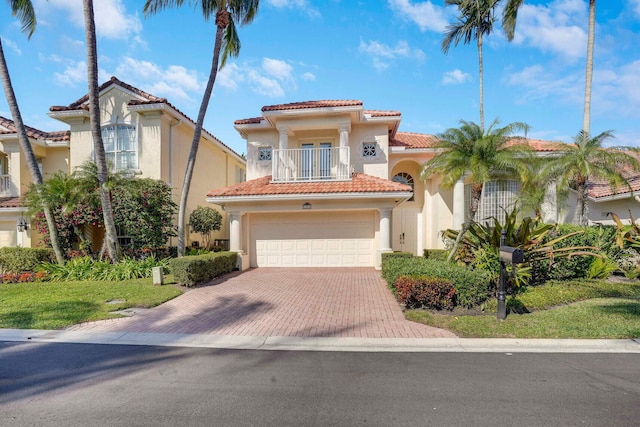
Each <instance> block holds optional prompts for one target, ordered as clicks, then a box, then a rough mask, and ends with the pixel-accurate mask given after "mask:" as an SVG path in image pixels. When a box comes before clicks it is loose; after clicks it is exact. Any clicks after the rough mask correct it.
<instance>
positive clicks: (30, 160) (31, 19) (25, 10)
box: [0, 0, 64, 263]
mask: <svg viewBox="0 0 640 427" xmlns="http://www.w3.org/2000/svg"><path fill="white" fill-rule="evenodd" d="M9 5H10V6H11V11H12V13H13V15H14V16H17V17H18V19H19V20H20V22H21V23H22V31H23V32H26V33H27V37H28V38H31V35H32V34H33V32H34V31H35V29H36V15H35V12H34V10H33V4H32V3H31V1H29V0H10V1H9ZM0 79H2V86H3V88H4V93H5V97H6V98H7V104H8V105H9V110H10V111H11V116H12V118H13V124H14V125H15V128H16V133H17V135H18V143H19V144H20V149H21V150H22V154H23V155H24V157H25V160H26V162H27V167H28V168H29V173H30V174H31V179H32V180H33V182H34V183H35V184H42V173H41V172H40V168H39V167H38V161H37V160H36V155H35V153H34V152H33V147H31V143H30V142H29V137H28V136H27V131H26V129H25V127H24V122H23V121H22V115H21V114H20V108H19V107H18V100H17V98H16V94H15V92H14V90H13V84H12V83H11V76H10V74H9V68H8V66H7V61H6V58H5V56H4V50H3V49H2V40H0ZM42 209H43V211H44V215H45V217H46V220H47V224H49V229H50V230H51V233H50V235H49V238H50V241H51V246H52V248H53V251H54V253H55V256H56V260H57V262H58V263H63V262H64V256H63V253H62V249H61V247H60V241H59V239H58V232H57V230H56V228H55V221H54V218H53V214H52V212H51V209H50V208H49V205H47V204H46V203H45V204H43V205H42Z"/></svg>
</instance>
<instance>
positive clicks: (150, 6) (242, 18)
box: [144, 0, 260, 256]
mask: <svg viewBox="0 0 640 427" xmlns="http://www.w3.org/2000/svg"><path fill="white" fill-rule="evenodd" d="M259 2H260V0H207V1H205V0H192V1H190V2H189V3H192V4H196V5H197V4H199V5H200V6H201V9H202V15H203V16H204V19H205V20H208V19H209V18H210V17H211V16H212V15H215V23H216V37H215V43H214V46H213V58H212V61H211V70H210V72H209V80H208V82H207V86H206V88H205V91H204V94H203V96H202V103H201V104H200V111H199V112H198V120H197V121H196V126H195V129H194V130H193V140H192V141H191V151H190V152H189V158H188V159H187V168H186V170H185V174H184V182H183V184H182V194H181V195H180V205H179V210H178V256H183V255H184V251H185V234H186V230H185V222H186V215H187V200H188V197H189V188H190V187H191V178H192V177H193V169H194V167H195V163H196V155H197V154H198V146H199V144H200V136H201V134H202V125H203V123H204V116H205V114H206V113H207V108H208V106H209V100H210V99H211V93H212V91H213V85H214V83H215V81H216V76H217V74H218V63H220V68H222V67H224V65H225V63H226V61H227V58H228V57H229V56H231V57H237V56H238V54H239V53H240V39H239V38H238V33H237V31H236V25H235V22H240V24H241V25H246V24H249V23H251V22H252V21H253V18H254V17H255V15H256V13H257V12H258V4H259ZM183 3H184V0H146V3H145V5H144V13H145V15H150V14H154V13H156V12H158V11H160V10H162V9H164V8H167V7H179V6H182V5H183ZM221 52H222V58H220V53H221Z"/></svg>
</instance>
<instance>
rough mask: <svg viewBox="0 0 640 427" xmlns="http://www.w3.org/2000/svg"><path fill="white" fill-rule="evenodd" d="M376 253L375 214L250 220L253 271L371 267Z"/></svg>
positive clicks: (255, 217)
mask: <svg viewBox="0 0 640 427" xmlns="http://www.w3.org/2000/svg"><path fill="white" fill-rule="evenodd" d="M375 250H376V246H375V230H374V213H373V212H372V211H371V212H334V213H322V212H302V213H296V214H254V215H252V217H251V266H252V267H370V266H373V265H374V260H375Z"/></svg>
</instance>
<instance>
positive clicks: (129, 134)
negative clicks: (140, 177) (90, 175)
mask: <svg viewBox="0 0 640 427" xmlns="http://www.w3.org/2000/svg"><path fill="white" fill-rule="evenodd" d="M102 141H103V143H104V151H105V155H106V157H107V163H108V164H110V165H111V167H112V168H113V169H114V170H115V171H131V170H135V169H138V138H137V132H136V127H135V126H133V125H108V126H103V127H102Z"/></svg>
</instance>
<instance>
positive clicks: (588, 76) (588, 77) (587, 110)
mask: <svg viewBox="0 0 640 427" xmlns="http://www.w3.org/2000/svg"><path fill="white" fill-rule="evenodd" d="M595 32H596V0H589V36H588V40H587V69H586V72H585V87H584V114H583V116H582V130H583V131H584V133H585V134H586V135H587V137H589V134H590V131H591V129H590V128H591V82H592V80H593V49H594V44H595V43H594V39H595Z"/></svg>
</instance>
